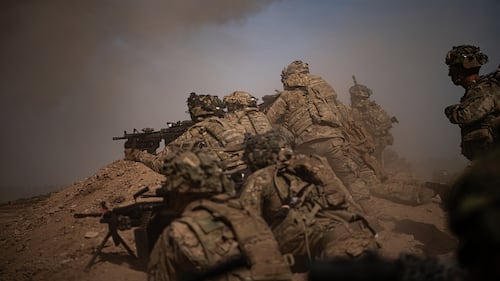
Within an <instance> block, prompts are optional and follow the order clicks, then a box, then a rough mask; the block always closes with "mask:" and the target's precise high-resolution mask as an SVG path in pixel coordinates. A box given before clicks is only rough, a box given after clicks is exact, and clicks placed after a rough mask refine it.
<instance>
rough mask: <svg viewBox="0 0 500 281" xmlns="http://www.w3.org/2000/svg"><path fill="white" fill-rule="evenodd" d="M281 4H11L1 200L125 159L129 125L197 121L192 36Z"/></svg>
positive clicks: (7, 5) (0, 70)
mask: <svg viewBox="0 0 500 281" xmlns="http://www.w3.org/2000/svg"><path fill="white" fill-rule="evenodd" d="M271 2H272V1H234V0H217V1H201V0H199V1H184V0H178V1H132V0H120V1H113V0H108V1H88V0H87V1H64V0H48V1H34V0H33V1H15V0H13V1H2V3H1V4H0V38H1V40H2V44H0V61H1V63H0V76H1V77H2V83H0V93H1V95H2V103H1V106H0V107H1V108H0V109H1V113H0V114H1V116H0V117H1V120H2V121H1V122H0V130H1V132H2V138H1V140H0V147H2V149H3V150H4V153H3V156H4V157H3V161H2V166H1V169H0V170H1V183H0V194H1V198H2V199H3V200H8V199H13V198H17V197H23V196H31V195H34V194H39V193H43V192H46V191H47V190H50V189H54V188H56V186H60V185H65V184H69V183H71V182H72V181H75V180H80V179H82V178H83V177H86V176H90V175H91V174H93V173H94V172H95V171H96V170H97V169H99V168H100V167H102V166H104V165H106V164H108V163H110V162H112V161H114V160H116V159H119V158H121V157H122V154H121V153H122V143H118V142H112V141H111V137H112V136H114V135H120V134H122V132H123V130H124V129H128V130H131V129H132V128H134V127H137V128H141V127H146V126H153V127H157V128H159V127H162V126H165V122H166V121H176V120H182V119H187V118H188V115H186V114H185V110H186V108H185V100H186V97H187V93H188V92H189V91H191V90H194V89H190V88H189V87H190V82H189V81H190V79H193V77H194V76H189V75H187V74H185V73H181V72H179V71H177V70H178V69H179V68H180V67H179V65H181V64H183V69H189V70H192V69H197V66H196V65H193V64H195V63H196V62H193V60H196V58H195V57H196V56H194V55H193V56H191V54H192V53H196V52H197V48H192V47H189V46H188V45H189V40H190V38H192V36H195V35H196V34H197V33H199V32H200V30H202V29H204V28H206V26H209V25H212V26H219V25H223V24H227V23H231V24H236V25H238V24H242V23H243V22H244V21H245V19H246V18H247V17H248V16H250V15H252V14H255V13H258V12H259V11H261V10H262V9H265V8H266V7H267V6H268V5H269V4H270V3H271ZM195 47H196V46H195ZM164 54H169V55H171V56H169V57H168V58H167V59H165V58H162V57H161V56H162V55H164ZM160 61H161V62H160ZM165 80H166V81H167V83H165V82H164V81H165ZM174 83H175V84H176V85H177V86H175V85H172V84H174ZM178 85H180V86H178ZM165 96H167V97H168V99H166V100H165V99H164V98H165ZM160 97H162V99H160ZM159 100H160V101H159ZM155 120H163V121H162V122H156V123H154V121H155Z"/></svg>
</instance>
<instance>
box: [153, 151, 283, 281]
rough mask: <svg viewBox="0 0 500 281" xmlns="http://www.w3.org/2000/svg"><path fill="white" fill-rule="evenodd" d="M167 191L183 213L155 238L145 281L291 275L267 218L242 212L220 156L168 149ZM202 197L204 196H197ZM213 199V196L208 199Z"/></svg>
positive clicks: (269, 277) (275, 278) (255, 277)
mask: <svg viewBox="0 0 500 281" xmlns="http://www.w3.org/2000/svg"><path fill="white" fill-rule="evenodd" d="M170 157H171V158H170V159H168V161H165V162H164V165H163V168H162V169H163V171H164V172H165V173H166V174H168V178H167V182H166V183H165V185H164V188H165V189H166V192H167V193H168V194H170V196H171V197H175V198H176V199H175V202H185V203H187V204H188V205H187V206H186V204H182V206H181V205H178V206H177V209H179V208H183V209H184V207H185V206H186V207H185V209H184V212H183V213H182V215H181V216H180V217H179V218H178V219H175V220H174V221H173V222H172V223H171V224H170V225H169V226H168V227H167V228H166V229H165V230H164V231H163V233H162V235H161V236H160V238H159V239H158V240H157V242H156V244H155V246H154V248H153V251H152V253H151V256H150V261H149V265H148V280H150V281H153V280H154V281H167V280H172V281H174V280H270V281H272V280H291V271H290V268H289V265H288V264H287V263H285V259H284V258H283V256H282V255H281V253H280V251H279V248H278V244H277V242H276V240H275V239H274V237H273V234H272V232H271V230H270V229H269V227H268V226H267V224H266V223H265V221H263V219H262V218H261V217H259V216H255V215H253V213H251V212H246V211H245V210H244V209H243V208H242V207H241V204H239V203H238V201H237V200H236V199H231V197H232V196H233V195H234V183H233V182H232V181H231V180H229V179H228V178H227V177H226V176H225V175H224V172H223V169H222V167H221V166H220V162H219V161H218V157H217V156H216V155H215V154H214V152H213V151H207V150H206V149H202V150H199V151H197V152H192V151H182V152H178V153H171V154H170ZM199 198H205V199H199ZM209 198H212V199H209Z"/></svg>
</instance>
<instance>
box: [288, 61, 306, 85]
mask: <svg viewBox="0 0 500 281" xmlns="http://www.w3.org/2000/svg"><path fill="white" fill-rule="evenodd" d="M308 76H309V65H308V64H307V63H305V62H303V61H300V60H296V61H293V62H292V63H290V64H289V65H288V66H287V67H286V68H284V69H283V70H282V71H281V82H282V83H283V85H284V86H285V88H287V87H303V86H306V85H307V81H308Z"/></svg>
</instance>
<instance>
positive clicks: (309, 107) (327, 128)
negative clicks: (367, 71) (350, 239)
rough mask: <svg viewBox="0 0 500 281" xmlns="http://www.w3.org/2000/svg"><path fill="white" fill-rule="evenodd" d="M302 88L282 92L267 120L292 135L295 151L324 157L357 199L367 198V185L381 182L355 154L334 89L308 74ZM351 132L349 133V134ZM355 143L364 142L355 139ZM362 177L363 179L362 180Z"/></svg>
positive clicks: (269, 109) (370, 167) (270, 109)
mask: <svg viewBox="0 0 500 281" xmlns="http://www.w3.org/2000/svg"><path fill="white" fill-rule="evenodd" d="M307 77H308V84H307V86H305V87H296V88H293V89H288V90H287V88H286V87H285V90H284V91H283V92H281V94H280V95H279V96H278V97H277V98H276V100H275V101H274V103H273V104H272V105H271V106H270V107H269V108H268V111H267V117H268V119H269V121H270V122H271V123H273V124H280V125H282V126H283V127H284V128H286V129H287V130H288V131H290V132H291V134H292V135H293V136H294V141H295V147H294V148H295V149H296V150H297V151H298V152H300V153H304V154H318V155H322V156H324V157H326V159H327V160H328V163H329V164H330V166H331V167H332V168H333V170H334V171H335V173H336V174H337V176H338V177H339V178H340V179H341V180H342V182H343V183H344V184H345V185H346V186H347V187H348V188H349V190H350V191H351V192H352V193H353V196H354V197H355V198H356V199H361V198H367V197H368V196H369V190H368V185H370V186H373V185H376V184H378V183H379V182H380V180H379V179H377V175H376V173H375V171H374V170H373V168H372V166H374V165H370V166H368V165H367V161H365V159H364V158H365V157H366V158H367V159H368V158H369V157H368V156H365V155H363V154H359V153H357V152H356V151H355V149H354V147H352V145H351V143H350V139H351V138H352V139H353V140H354V139H355V136H350V134H353V129H354V128H353V127H346V126H347V125H349V124H348V122H347V120H346V119H345V118H346V116H344V115H345V112H344V109H345V106H344V105H343V104H342V103H341V102H340V101H339V100H338V99H337V93H336V92H335V90H334V89H333V87H332V86H331V85H330V84H329V83H328V82H326V81H325V80H324V79H323V78H322V77H320V76H316V75H308V76H307ZM349 130H351V131H349ZM355 141H359V142H362V141H365V140H360V139H357V140H355ZM361 176H363V177H364V178H361Z"/></svg>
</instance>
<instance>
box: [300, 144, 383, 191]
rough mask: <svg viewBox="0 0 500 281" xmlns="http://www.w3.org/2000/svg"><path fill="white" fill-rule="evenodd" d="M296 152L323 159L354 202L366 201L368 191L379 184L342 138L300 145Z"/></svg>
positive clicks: (369, 169)
mask: <svg viewBox="0 0 500 281" xmlns="http://www.w3.org/2000/svg"><path fill="white" fill-rule="evenodd" d="M296 150H297V152H299V153H304V154H316V155H321V156H323V157H325V158H326V159H327V161H328V164H330V166H331V168H332V170H333V171H334V172H335V174H337V176H338V177H339V178H340V180H341V181H342V182H343V183H344V185H345V186H346V187H347V188H348V189H349V191H350V192H351V194H352V196H353V198H354V199H355V200H362V199H367V198H369V196H370V191H369V189H371V188H374V187H375V186H377V185H378V184H380V180H379V179H378V178H377V176H376V174H375V172H374V171H373V170H372V169H371V168H370V167H368V165H366V163H365V162H364V161H363V159H361V157H359V155H357V154H356V153H353V152H351V151H349V147H348V144H347V143H346V141H345V140H344V139H343V138H328V139H321V140H316V141H311V142H306V143H303V144H301V145H300V146H298V147H297V148H296Z"/></svg>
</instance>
